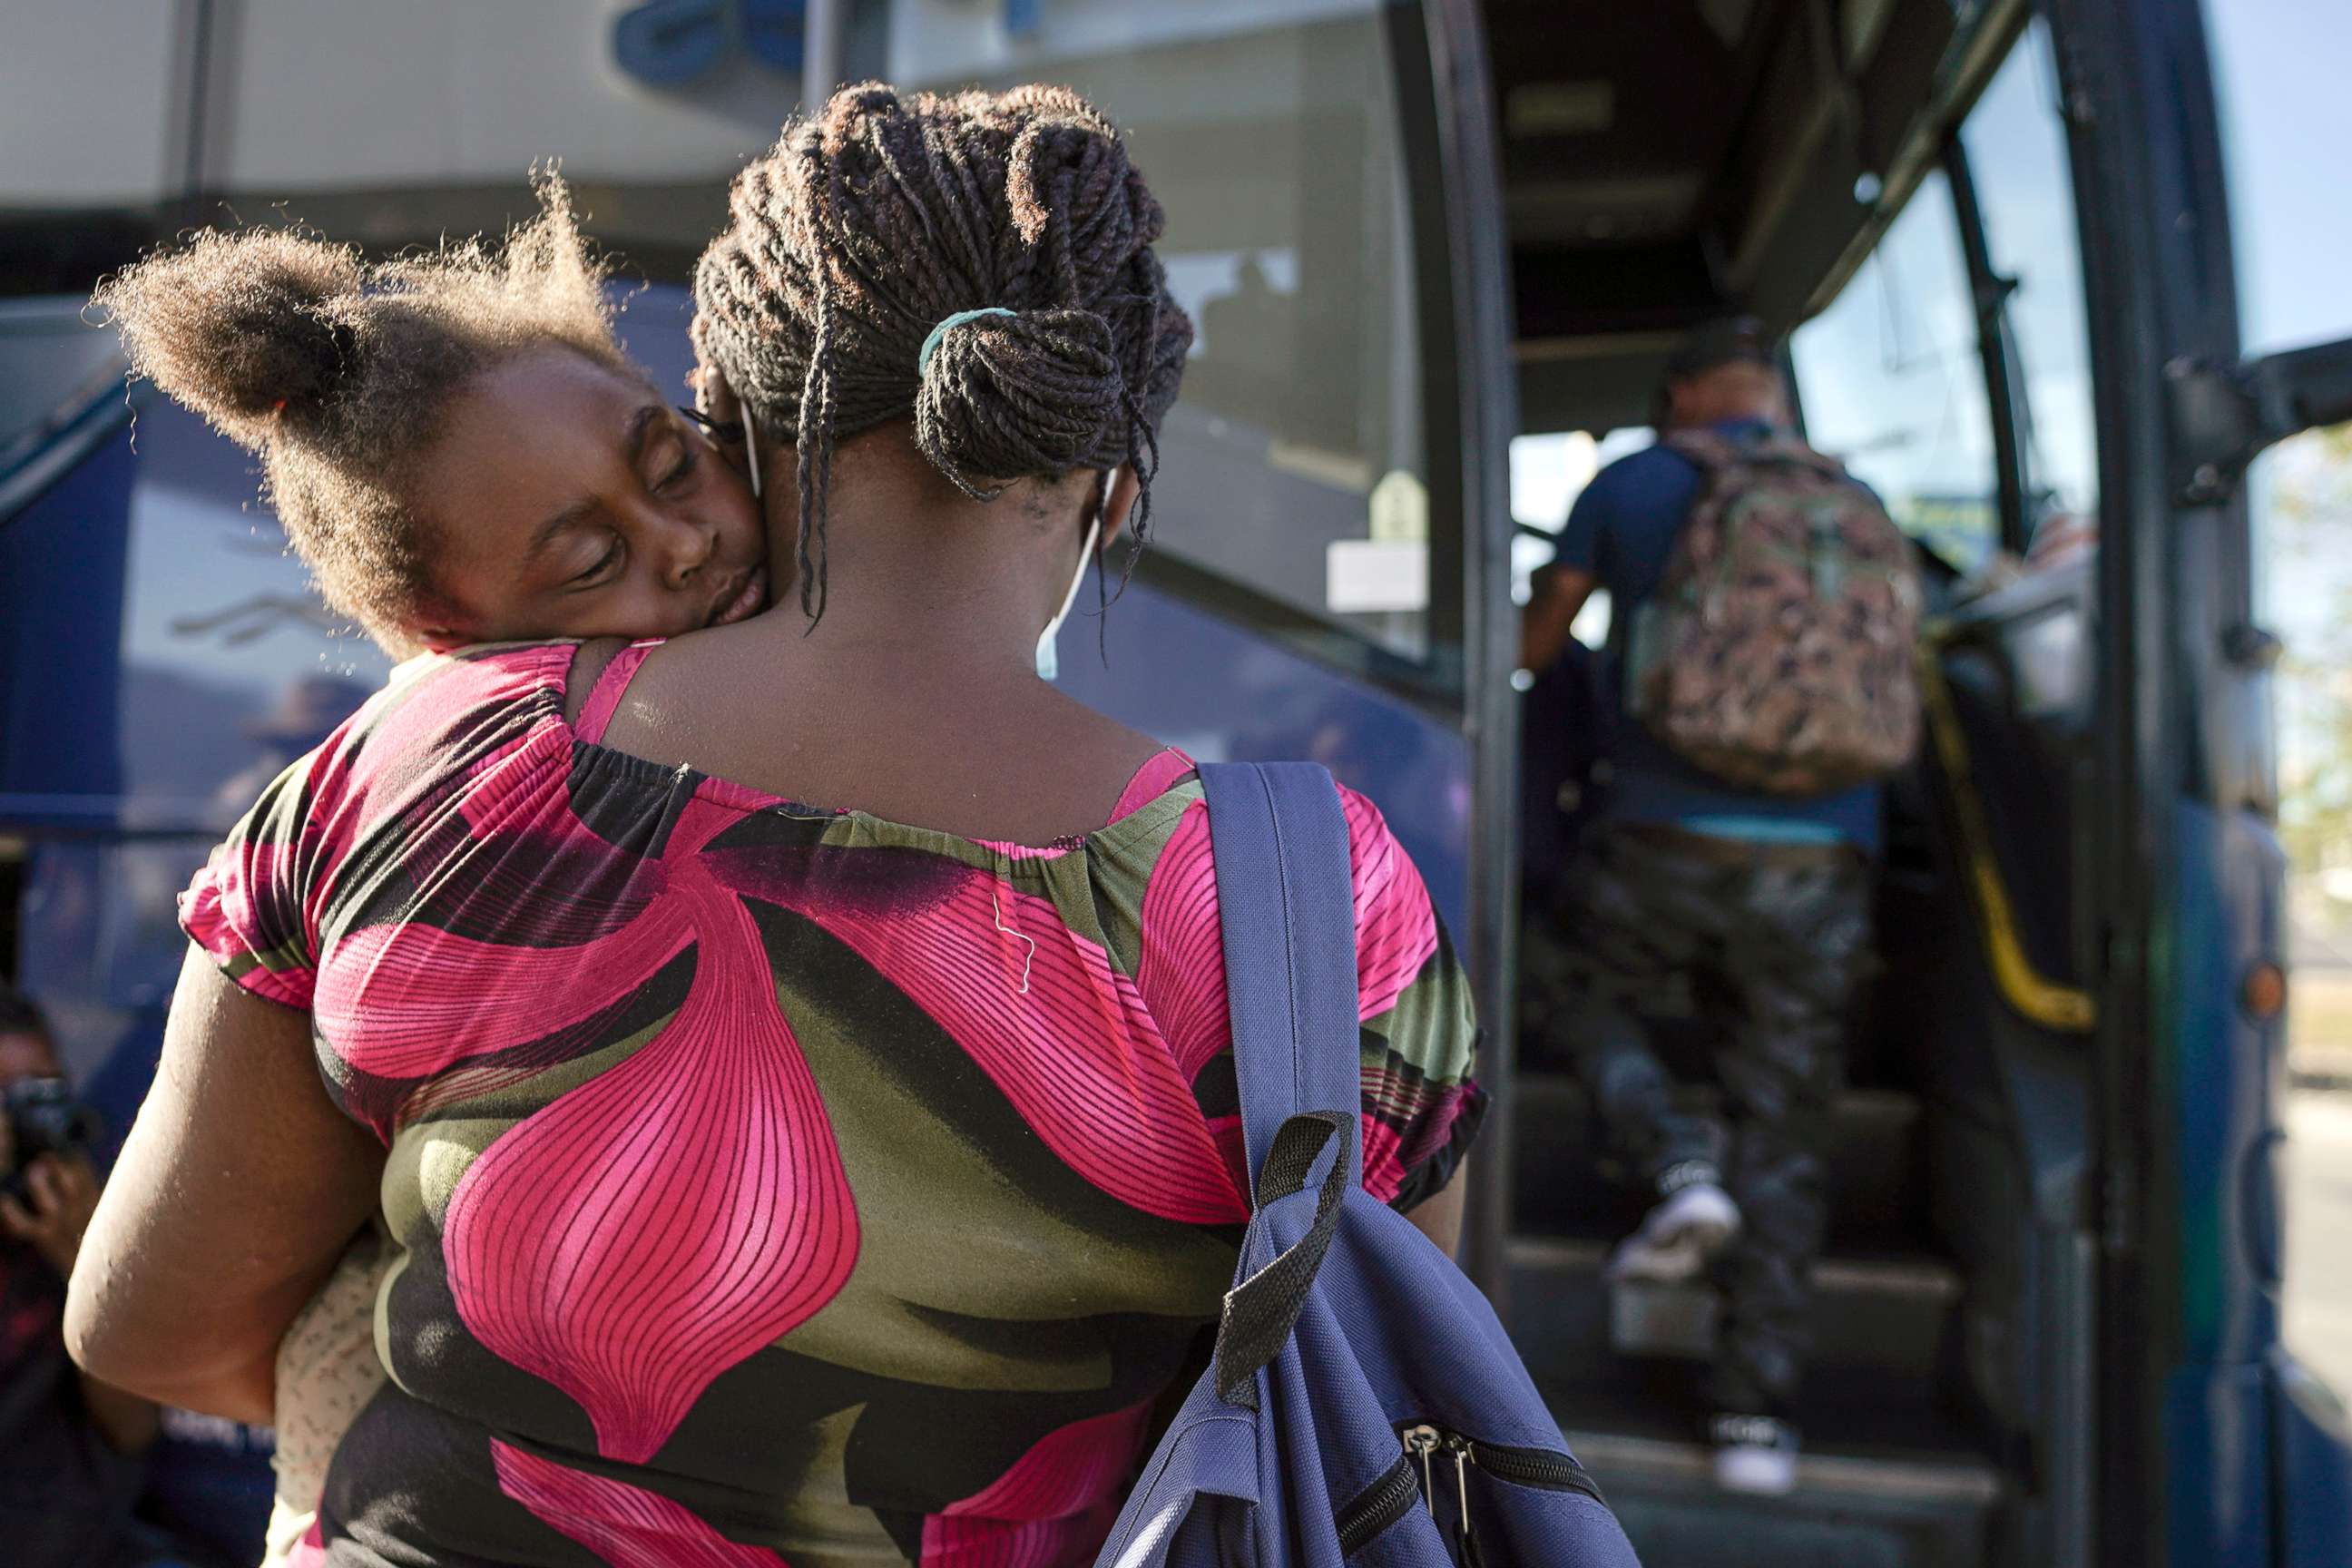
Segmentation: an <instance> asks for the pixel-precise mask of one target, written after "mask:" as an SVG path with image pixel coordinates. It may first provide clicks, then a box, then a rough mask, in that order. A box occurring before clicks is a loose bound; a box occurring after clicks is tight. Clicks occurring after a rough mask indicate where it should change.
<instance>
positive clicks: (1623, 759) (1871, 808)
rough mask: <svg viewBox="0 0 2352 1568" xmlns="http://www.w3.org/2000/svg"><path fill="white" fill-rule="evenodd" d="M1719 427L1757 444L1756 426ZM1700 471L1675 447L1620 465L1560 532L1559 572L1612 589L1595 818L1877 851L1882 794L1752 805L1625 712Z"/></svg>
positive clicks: (1865, 788)
mask: <svg viewBox="0 0 2352 1568" xmlns="http://www.w3.org/2000/svg"><path fill="white" fill-rule="evenodd" d="M1717 428H1718V429H1719V430H1721V431H1722V432H1724V433H1725V434H1726V435H1730V436H1735V437H1752V436H1759V435H1762V434H1764V433H1765V431H1766V429H1767V428H1768V427H1767V426H1765V425H1764V424H1763V423H1761V422H1760V421H1748V422H1733V423H1729V424H1726V425H1721V426H1717ZM1700 480H1701V476H1700V473H1699V469H1698V465H1697V464H1696V463H1694V462H1692V461H1691V460H1690V459H1689V458H1685V457H1684V456H1683V455H1682V454H1681V453H1680V452H1677V451H1675V449H1674V448H1673V447H1665V446H1657V447H1649V448H1648V449H1647V450H1644V451H1640V452H1636V453H1634V454H1633V456H1631V457H1629V458H1619V459H1618V460H1617V461H1615V462H1613V463H1612V464H1610V465H1609V466H1608V467H1607V468H1603V469H1601V471H1600V472H1599V473H1598V474H1595V475H1594V476H1593V477H1592V482H1591V484H1590V485H1587V486H1586V487H1585V489H1584V493H1583V494H1582V495H1580V496H1579V497H1577V498H1576V506H1575V508H1574V510H1571V511H1570V513H1569V514H1568V526H1567V528H1565V529H1564V530H1562V531H1561V532H1560V537H1559V554H1558V555H1557V556H1555V557H1554V559H1555V561H1556V562H1557V563H1558V564H1559V565H1560V566H1561V567H1563V568H1566V569H1568V570H1570V571H1574V572H1582V573H1586V574H1590V575H1591V576H1593V577H1595V578H1597V579H1599V581H1600V584H1601V586H1602V587H1604V588H1606V589H1608V590H1609V656H1610V663H1611V665H1612V675H1611V677H1610V679H1608V680H1607V681H1606V682H1605V683H1604V684H1605V688H1606V690H1607V692H1608V702H1607V705H1606V706H1607V713H1606V715H1605V719H1606V725H1607V730H1606V734H1605V736H1604V739H1603V755H1605V756H1606V757H1607V758H1608V759H1609V765H1610V777H1611V784H1610V787H1609V789H1608V790H1607V792H1606V793H1605V795H1604V796H1603V798H1602V800H1601V805H1600V807H1599V810H1598V812H1597V813H1596V816H1597V819H1598V820H1601V821H1607V822H1654V823H1669V824H1672V825H1674V826H1679V827H1684V828H1687V829H1690V830H1692V831H1696V832H1700V833H1706V834H1710V835H1713V836H1716V837H1728V838H1753V839H1761V840H1771V839H1781V840H1807V839H1811V840H1818V841H1824V842H1834V841H1837V840H1843V841H1845V842H1847V843H1850V844H1853V845H1855V846H1856V847H1860V848H1861V849H1863V850H1864V852H1866V853H1869V854H1876V853H1877V851H1878V838H1879V799H1878V786H1877V785H1875V784H1864V785H1861V786H1860V787H1858V788H1855V789H1850V790H1845V791H1843V792H1841V793H1839V794H1836V795H1819V796H1814V797H1811V798H1797V797H1791V796H1789V795H1752V794H1748V793H1746V792H1744V791H1741V790H1738V789H1734V788H1732V787H1731V786H1729V785H1727V784H1724V783H1723V782H1722V781H1720V780H1718V779H1716V778H1714V777H1713V776H1711V775H1709V774H1707V773H1701V772H1700V771H1699V770H1698V769H1696V768H1695V767H1693V766H1692V765H1691V764H1689V763H1685V762H1684V761H1683V760H1682V759H1681V758H1679V757H1676V756H1675V755H1674V753H1672V752H1669V751H1667V750H1666V749H1665V747H1664V745H1662V744H1661V743H1660V742H1658V741H1657V740H1656V739H1655V738H1654V737H1653V736H1652V735H1651V734H1650V732H1649V731H1647V730H1645V729H1644V728H1643V726H1642V725H1641V723H1640V722H1639V721H1635V720H1633V719H1632V718H1630V717H1629V716H1628V715H1627V714H1626V712H1625V710H1624V690H1623V679H1622V678H1623V671H1624V668H1625V646H1626V641H1627V638H1628V637H1630V636H1631V635H1632V631H1633V622H1634V616H1635V614H1636V612H1637V611H1638V610H1639V608H1640V607H1641V605H1642V604H1643V601H1645V600H1647V599H1649V598H1651V597H1652V596H1653V595H1655V594H1656V593H1657V591H1658V584H1659V581H1660V579H1662V578H1663V577H1664V575H1665V572H1666V563H1667V561H1668V559H1669V558H1670V557H1671V556H1672V555H1673V554H1674V548H1675V536H1676V535H1677V534H1679V533H1680V532H1681V531H1682V526H1683V521H1684V520H1685V518H1687V517H1688V516H1689V515H1690V510H1691V507H1692V505H1693V504H1694V503H1695V502H1696V500H1698V490H1699V484H1700Z"/></svg>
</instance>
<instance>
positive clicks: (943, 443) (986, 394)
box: [915, 310, 1127, 500]
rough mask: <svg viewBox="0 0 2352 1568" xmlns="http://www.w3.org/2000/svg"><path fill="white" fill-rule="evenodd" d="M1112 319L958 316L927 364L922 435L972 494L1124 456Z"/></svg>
mask: <svg viewBox="0 0 2352 1568" xmlns="http://www.w3.org/2000/svg"><path fill="white" fill-rule="evenodd" d="M1114 346H1115V345H1114V340H1113V338H1112V335H1111V328H1110V323H1109V322H1108V321H1105V320H1104V319H1103V318H1102V317H1101V316H1100V315H1098V314H1097V313H1096V312H1094V311H1092V310H1021V311H1004V312H1000V311H990V312H987V313H985V314H975V315H971V316H970V317H967V318H965V319H963V320H961V321H953V322H951V324H950V326H949V327H948V329H947V330H946V331H944V332H943V333H942V334H941V335H940V339H939V342H938V343H937V344H936V345H935V347H934V350H933V352H932V353H931V355H930V360H929V363H928V364H926V365H924V366H923V367H922V371H921V384H920V386H919V388H918V390H917V392H916V394H915V442H916V445H917V446H919V447H921V448H922V451H923V455H924V456H925V457H927V458H930V460H931V461H932V462H933V463H934V464H936V465H937V466H938V468H939V469H940V472H941V473H943V474H945V475H947V477H948V478H949V479H952V480H954V481H955V483H956V485H957V487H958V488H959V489H961V490H962V491H963V492H964V493H965V494H966V495H969V496H971V497H972V498H974V499H975V500H992V499H994V498H995V497H996V496H997V495H998V494H1000V493H1001V492H1002V491H1003V489H1004V487H1005V486H1006V485H1008V484H1011V483H1012V482H1013V480H1015V479H1030V478H1039V479H1059V478H1061V477H1062V476H1063V475H1064V474H1066V473H1068V472H1070V471H1071V470H1072V469H1074V468H1087V467H1101V468H1109V467H1112V466H1114V465H1116V464H1118V463H1119V462H1123V461H1125V460H1126V443H1125V440H1124V437H1121V438H1120V439H1118V440H1113V439H1111V437H1112V436H1113V435H1114V434H1117V433H1118V432H1119V431H1122V430H1123V429H1124V426H1123V424H1122V423H1121V422H1120V417H1119V416H1120V415H1121V413H1122V411H1123V409H1124V407H1125V402H1126V391H1127V387H1126V382H1125V380H1124V378H1122V377H1121V375H1120V374H1119V368H1118V358H1117V357H1116V355H1115V353H1114V352H1113V351H1114Z"/></svg>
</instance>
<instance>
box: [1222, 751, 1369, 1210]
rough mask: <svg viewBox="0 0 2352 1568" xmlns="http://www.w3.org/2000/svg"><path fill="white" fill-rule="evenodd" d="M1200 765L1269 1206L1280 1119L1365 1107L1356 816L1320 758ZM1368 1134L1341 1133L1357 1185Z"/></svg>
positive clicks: (1244, 1097)
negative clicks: (1345, 808) (1342, 802)
mask: <svg viewBox="0 0 2352 1568" xmlns="http://www.w3.org/2000/svg"><path fill="white" fill-rule="evenodd" d="M1200 774H1201V785H1202V792H1203V793H1204V794H1205V795H1206V796H1207V798H1208V805H1209V837H1210V844H1211V849H1212V852H1213V859H1214V862H1215V866H1216V875H1217V910H1218V919H1219V922H1220V924H1221V925H1222V926H1223V937H1224V951H1225V993H1226V998H1227V1005H1228V1007H1229V1008H1230V1010H1231V1013H1232V1017H1233V1030H1234V1078H1235V1079H1237V1080H1238V1082H1239V1085H1240V1088H1241V1101H1242V1136H1243V1146H1244V1150H1245V1151H1246V1157H1247V1163H1248V1166H1249V1173H1250V1184H1251V1191H1252V1192H1253V1194H1255V1198H1256V1201H1257V1202H1258V1203H1260V1204H1264V1203H1265V1202H1267V1201H1269V1199H1270V1196H1271V1195H1272V1194H1269V1192H1268V1191H1267V1186H1268V1176H1267V1172H1266V1164H1267V1159H1268V1156H1269V1155H1270V1154H1272V1153H1273V1152H1274V1149H1275V1144H1276V1136H1277V1134H1278V1133H1279V1132H1280V1131H1281V1130H1282V1126H1283V1123H1284V1122H1286V1121H1288V1120H1290V1118H1292V1117H1294V1116H1297V1115H1300V1114H1302V1113H1309V1114H1311V1113H1315V1112H1324V1113H1328V1114H1331V1115H1336V1116H1339V1117H1344V1118H1345V1119H1346V1121H1347V1122H1348V1123H1349V1125H1350V1126H1352V1125H1353V1124H1354V1123H1355V1122H1356V1121H1357V1120H1358V1119H1359V1118H1360V1117H1361V1115H1362V1114H1363V1110H1362V1107H1363V1089H1362V1087H1361V1086H1362V1070H1363V1069H1362V1056H1361V1047H1360V1045H1359V1040H1360V1033H1359V1026H1360V1010H1359V1003H1358V992H1357V984H1356V900H1355V893H1354V889H1353V887H1352V886H1351V882H1350V878H1349V858H1348V819H1347V816H1346V815H1345V814H1344V813H1343V812H1342V811H1341V809H1340V806H1339V791H1338V789H1337V788H1336V787H1335V786H1334V785H1333V784H1332V783H1331V775H1330V774H1329V773H1328V772H1326V771H1325V770H1324V769H1322V768H1320V767H1318V766H1317V765H1316V764H1314V763H1209V764H1204V765H1203V766H1202V768H1201V769H1200ZM1362 1142H1363V1141H1362V1140H1361V1139H1360V1138H1348V1139H1346V1140H1345V1147H1346V1151H1347V1152H1346V1163H1347V1168H1348V1181H1349V1183H1350V1184H1355V1183H1360V1182H1361V1181H1362V1180H1363V1153H1362V1147H1361V1145H1362ZM1296 1184H1297V1176H1295V1175H1292V1174H1290V1173H1282V1179H1280V1180H1278V1181H1277V1182H1276V1185H1277V1186H1280V1187H1286V1188H1290V1189H1292V1190H1296Z"/></svg>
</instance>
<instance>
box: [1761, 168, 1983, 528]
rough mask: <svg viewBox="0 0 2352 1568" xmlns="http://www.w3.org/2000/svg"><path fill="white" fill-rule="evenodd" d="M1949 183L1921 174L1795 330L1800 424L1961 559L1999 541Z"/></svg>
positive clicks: (1890, 506)
mask: <svg viewBox="0 0 2352 1568" xmlns="http://www.w3.org/2000/svg"><path fill="white" fill-rule="evenodd" d="M1971 299H1972V296H1971V293H1970V290H1969V279H1968V268H1967V264H1966V262H1965V261H1964V259H1963V258H1962V253H1961V250H1960V236H1959V227H1958V223H1957V221H1956V220H1955V219H1954V217H1953V216H1952V194H1951V187H1950V186H1949V184H1947V182H1946V181H1945V179H1944V175H1943V173H1942V171H1940V170H1938V171H1936V172H1934V173H1932V174H1929V175H1928V176H1927V179H1926V180H1924V181H1922V182H1921V183H1920V185H1919V188H1918V190H1917V191H1916V192H1915V193H1913V195H1912V197H1911V200H1910V202H1909V204H1908V205H1906V206H1905V207H1904V209H1903V212H1902V215H1901V216H1898V217H1897V218H1896V219H1895V223H1894V225H1893V226H1891V227H1889V228H1888V229H1887V231H1886V234H1885V237H1884V238H1882V239H1881V240H1880V241H1879V244H1878V247H1877V248H1876V249H1875V250H1874V251H1872V252H1871V254H1870V258H1869V259H1868V260H1866V261H1864V263H1863V265H1862V268H1861V269H1860V270H1859V271H1857V272H1856V273H1855V274H1854V276H1853V280H1852V281H1850V282H1849V283H1847V285H1846V286H1845V289H1844V290H1843V292H1841V293H1840V294H1839V295H1838V297H1837V299H1836V300H1835V301H1834V302H1833V303H1832V304H1831V306H1830V308H1829V309H1828V310H1824V311H1822V313H1821V314H1820V315H1819V316H1817V317H1815V318H1814V319H1813V320H1812V321H1808V322H1807V323H1805V325H1803V326H1802V327H1800V328H1798V329H1797V331H1796V334H1795V335H1794V337H1793V338H1792V339H1791V340H1790V353H1792V354H1793V356H1794V358H1795V361H1796V367H1797V385H1798V392H1799V395H1800V396H1801V399H1802V401H1803V404H1804V411H1805V426H1806V431H1807V434H1808V436H1809V437H1810V438H1811V441H1812V443H1813V444H1814V445H1815V446H1817V447H1821V448H1822V450H1823V451H1825V452H1828V453H1831V454H1832V455H1833V456H1836V457H1839V458H1843V459H1844V460H1845V462H1846V463H1847V465H1848V466H1849V467H1850V468H1852V469H1853V473H1854V475H1855V476H1856V477H1857V478H1859V479H1863V480H1864V482H1866V483H1868V484H1869V485H1870V486H1871V487H1872V488H1873V489H1876V490H1877V491H1878V493H1879V496H1880V498H1881V499H1882V500H1885V503H1886V509H1887V510H1888V511H1889V512H1890V513H1891V514H1893V516H1894V518H1895V521H1897V522H1899V523H1901V524H1902V525H1903V527H1904V529H1905V530H1906V531H1908V532H1909V533H1910V534H1911V535H1912V537H1914V538H1915V539H1917V540H1918V541H1919V542H1921V543H1923V544H1925V545H1926V546H1927V548H1929V549H1931V550H1933V551H1935V552H1937V554H1939V555H1941V556H1942V557H1943V558H1944V559H1945V560H1947V561H1948V562H1950V563H1952V564H1954V565H1956V566H1958V567H1960V568H1962V569H1963V570H1966V569H1969V568H1971V567H1973V566H1975V565H1976V564H1977V563H1979V562H1980V561H1982V560H1983V559H1984V558H1985V556H1986V555H1987V553H1988V552H1990V551H1991V549H1992V548H1993V546H1994V545H1995V544H1996V543H1998V542H1999V540H2000V521H1999V514H1998V506H1999V500H1998V486H1997V483H1996V480H1995V477H1994V474H1995V470H1994V465H1993V449H1992V418H1991V414H1990V407H1989V405H1988V404H1987V401H1986V396H1985V382H1984V363H1983V360H1982V359H1981V357H1980V356H1979V353H1978V349H1977V331H1976V321H1975V314H1976V312H1975V310H1974V308H1973V305H1972V303H1971Z"/></svg>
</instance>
